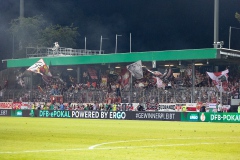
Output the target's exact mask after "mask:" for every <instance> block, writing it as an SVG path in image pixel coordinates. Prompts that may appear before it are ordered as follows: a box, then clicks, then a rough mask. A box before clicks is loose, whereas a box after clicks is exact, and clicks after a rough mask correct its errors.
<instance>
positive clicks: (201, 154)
mask: <svg viewBox="0 0 240 160" xmlns="http://www.w3.org/2000/svg"><path fill="white" fill-rule="evenodd" d="M239 134H240V124H236V123H235V124H234V123H206V122H205V123H204V122H163V121H130V120H94V119H58V118H53V119H51V118H17V117H6V118H5V117H0V144H1V145H0V159H18V160H19V159H24V160H26V159H27V160H28V159H29V160H32V159H36V160H38V159H56V160H61V159H64V160H65V159H67V160H71V159H73V160H76V159H81V160H85V159H86V160H105V159H107V160H108V159H114V160H128V159H131V160H146V159H149V160H155V159H168V160H169V159H177V160H180V159H184V160H185V159H194V160H196V159H204V160H205V159H211V160H213V159H216V160H219V159H228V160H229V159H234V160H235V159H240V151H239V148H240V135H239Z"/></svg>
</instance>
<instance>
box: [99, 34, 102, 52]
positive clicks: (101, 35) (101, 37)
mask: <svg viewBox="0 0 240 160" xmlns="http://www.w3.org/2000/svg"><path fill="white" fill-rule="evenodd" d="M101 51H102V35H101V38H100V51H99V54H101Z"/></svg>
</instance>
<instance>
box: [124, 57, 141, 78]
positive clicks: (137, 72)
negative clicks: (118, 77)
mask: <svg viewBox="0 0 240 160" xmlns="http://www.w3.org/2000/svg"><path fill="white" fill-rule="evenodd" d="M127 69H128V70H129V72H131V74H132V75H133V76H134V77H135V78H136V79H141V78H143V70H142V61H141V60H140V61H137V62H135V63H132V64H130V65H127Z"/></svg>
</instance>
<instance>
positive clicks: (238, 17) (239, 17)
mask: <svg viewBox="0 0 240 160" xmlns="http://www.w3.org/2000/svg"><path fill="white" fill-rule="evenodd" d="M235 18H236V19H237V20H238V22H240V14H239V13H238V12H236V13H235Z"/></svg>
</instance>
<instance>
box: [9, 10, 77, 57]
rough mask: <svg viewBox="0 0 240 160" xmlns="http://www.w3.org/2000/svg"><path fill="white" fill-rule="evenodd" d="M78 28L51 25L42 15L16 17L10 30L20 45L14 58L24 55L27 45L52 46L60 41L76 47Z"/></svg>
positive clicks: (62, 43) (66, 45)
mask: <svg viewBox="0 0 240 160" xmlns="http://www.w3.org/2000/svg"><path fill="white" fill-rule="evenodd" d="M77 30H78V28H77V27H73V25H71V26H64V27H63V26H60V25H49V24H48V23H47V21H46V20H45V19H44V18H43V16H42V15H38V16H34V17H28V18H18V19H14V20H12V21H11V27H10V29H9V31H10V33H11V34H12V35H13V36H14V41H15V43H16V44H19V47H18V50H16V51H15V53H14V55H15V56H14V57H13V58H20V57H24V55H25V49H24V48H26V47H37V46H42V47H43V46H45V47H52V46H53V43H54V42H59V44H60V46H65V47H75V46H76V39H77V37H78V36H79V33H78V31H77Z"/></svg>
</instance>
